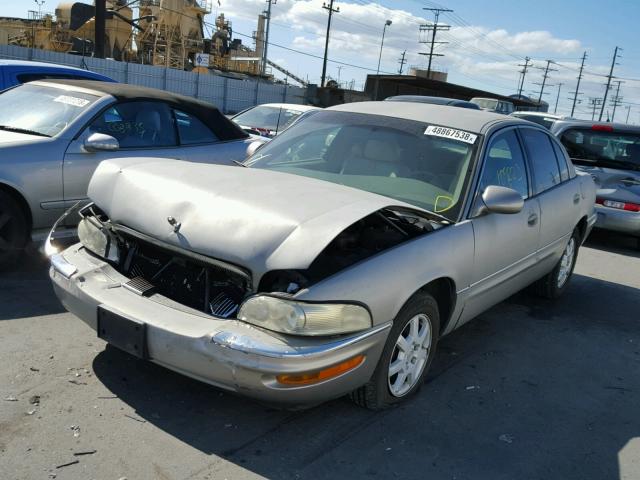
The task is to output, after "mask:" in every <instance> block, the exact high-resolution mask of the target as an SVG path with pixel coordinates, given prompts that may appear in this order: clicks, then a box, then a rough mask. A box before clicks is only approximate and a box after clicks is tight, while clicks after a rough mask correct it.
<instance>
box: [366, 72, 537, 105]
mask: <svg viewBox="0 0 640 480" xmlns="http://www.w3.org/2000/svg"><path fill="white" fill-rule="evenodd" d="M376 83H377V84H378V85H377V88H376ZM365 91H366V92H367V93H368V94H369V95H370V96H371V98H373V99H374V100H381V99H383V98H386V97H389V96H392V95H432V96H436V97H449V98H459V99H460V100H469V99H471V98H473V97H485V98H495V99H496V100H501V101H505V102H511V103H513V104H514V105H515V106H516V107H537V106H538V103H537V102H535V101H531V100H525V99H523V98H512V97H507V96H504V95H498V94H497V93H493V92H487V91H484V90H478V89H476V88H470V87H465V86H464V85H456V84H455V83H449V82H442V81H440V80H433V79H429V78H425V77H416V76H413V75H367V83H366V85H365ZM375 96H377V98H374V97H375Z"/></svg>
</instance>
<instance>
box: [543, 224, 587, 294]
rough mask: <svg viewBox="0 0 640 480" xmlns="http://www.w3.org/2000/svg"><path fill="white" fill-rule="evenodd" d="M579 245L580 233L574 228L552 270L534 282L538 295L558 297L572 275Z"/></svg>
mask: <svg viewBox="0 0 640 480" xmlns="http://www.w3.org/2000/svg"><path fill="white" fill-rule="evenodd" d="M579 247H580V233H579V232H578V230H577V229H576V230H574V231H573V234H572V235H571V238H570V239H569V241H568V242H567V245H566V247H565V248H564V251H563V252H562V256H561V257H560V260H559V261H558V263H557V264H556V266H555V267H554V269H553V270H551V271H550V272H549V273H548V274H546V275H545V276H544V277H542V278H541V279H540V280H538V282H537V283H536V290H537V292H538V295H540V296H542V297H545V298H550V299H555V298H558V297H560V296H561V295H562V294H563V293H564V291H565V290H566V289H567V286H568V285H569V280H570V279H571V276H572V275H573V269H574V268H575V266H576V260H577V259H578V248H579Z"/></svg>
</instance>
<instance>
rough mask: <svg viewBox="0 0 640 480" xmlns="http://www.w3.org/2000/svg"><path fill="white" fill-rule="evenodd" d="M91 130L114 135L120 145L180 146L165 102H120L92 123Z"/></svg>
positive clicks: (140, 146)
mask: <svg viewBox="0 0 640 480" xmlns="http://www.w3.org/2000/svg"><path fill="white" fill-rule="evenodd" d="M89 132H90V134H91V133H104V134H106V135H111V136H112V137H114V138H115V139H116V140H118V143H119V144H120V148H124V149H126V148H156V147H173V146H176V144H177V142H176V133H175V128H174V126H173V119H172V115H171V110H170V109H169V107H168V105H166V104H164V103H161V102H127V103H118V104H116V105H113V106H111V107H109V108H107V109H106V110H105V111H104V112H102V113H101V114H100V115H99V116H98V118H96V119H95V120H94V121H93V123H92V124H91V125H89Z"/></svg>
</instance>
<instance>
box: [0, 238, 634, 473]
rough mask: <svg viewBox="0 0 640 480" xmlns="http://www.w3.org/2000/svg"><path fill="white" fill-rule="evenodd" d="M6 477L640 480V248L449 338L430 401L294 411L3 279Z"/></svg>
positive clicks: (585, 265) (591, 264) (426, 396)
mask: <svg viewBox="0 0 640 480" xmlns="http://www.w3.org/2000/svg"><path fill="white" fill-rule="evenodd" d="M0 478H1V479H3V480H4V479H28V480H32V479H50V478H57V479H60V480H62V479H96V480H118V479H122V478H126V479H127V480H138V479H143V480H144V479H160V480H169V479H170V480H187V479H202V480H204V479H216V480H217V479H225V478H226V479H250V478H273V479H280V478H282V479H298V478H300V479H340V478H349V479H352V478H367V479H376V478H377V479H393V478H399V479H427V478H428V479H491V480H497V479H640V251H639V250H637V249H635V242H633V241H631V240H630V239H626V238H623V237H614V236H611V235H606V234H601V233H600V232H598V233H597V234H596V235H594V236H592V238H591V239H590V240H589V242H588V243H587V245H586V246H584V247H583V248H582V249H581V251H580V256H579V260H578V265H577V267H576V272H575V275H574V277H573V279H572V281H571V284H570V287H569V289H568V291H567V292H566V295H565V296H564V297H563V298H561V299H560V300H558V301H555V302H551V301H543V300H540V299H538V298H536V297H535V296H532V295H531V294H529V293H527V292H523V293H519V294H517V295H515V296H514V297H512V298H510V299H509V300H507V301H506V302H503V303H502V304H500V305H498V306H496V307H494V308H492V309H491V310H489V311H488V312H486V313H485V314H483V315H481V316H480V317H478V318H477V319H475V320H473V321H472V322H470V323H468V324H466V325H465V326H464V327H462V328H460V329H458V330H457V331H455V332H454V333H452V334H451V335H449V336H447V337H445V338H444V339H442V341H441V342H440V345H439V350H438V354H437V357H436V359H435V362H434V364H433V367H432V370H431V372H430V375H429V377H428V380H427V383H426V384H425V385H424V387H423V388H422V390H421V391H420V392H419V394H418V395H416V396H415V397H413V398H412V399H411V400H410V401H408V402H406V403H405V404H403V405H401V406H399V407H397V408H393V409H390V410H386V411H383V412H370V411H367V410H364V409H361V408H359V407H357V406H355V405H353V404H351V403H350V402H349V401H348V400H346V399H339V400H336V401H333V402H329V403H326V404H324V405H321V406H318V407H316V408H314V409H311V410H307V411H299V412H287V411H278V410H274V409H272V408H268V407H265V406H263V405H260V404H259V403H256V402H254V401H251V400H247V399H244V398H241V397H237V396H234V395H232V394H229V393H224V392H222V391H220V390H218V389H216V388H213V387H210V386H208V385H205V384H202V383H199V382H196V381H194V380H190V379H188V378H185V377H182V376H180V375H178V374H175V373H172V372H170V371H168V370H165V369H163V368H161V367H158V366H155V365H152V364H150V363H146V362H143V361H140V360H137V359H135V358H133V357H131V356H129V355H127V354H125V353H122V352H120V351H119V350H117V349H115V348H111V347H109V346H107V345H105V343H104V342H103V341H102V340H99V339H98V338H96V336H95V332H93V331H92V330H91V329H89V328H88V327H87V326H86V325H85V324H84V323H82V322H81V321H80V320H78V319H77V318H75V317H74V316H73V315H71V314H69V313H67V312H66V311H65V310H64V309H63V308H62V306H61V305H60V304H59V302H58V300H57V299H56V297H55V295H54V294H53V291H52V288H51V285H50V282H49V279H48V274H47V264H46V263H45V262H44V261H43V260H41V259H39V258H38V257H37V256H31V257H27V258H25V259H24V260H23V261H21V262H20V264H19V265H18V266H17V267H16V268H15V269H13V270H12V271H9V272H2V273H0Z"/></svg>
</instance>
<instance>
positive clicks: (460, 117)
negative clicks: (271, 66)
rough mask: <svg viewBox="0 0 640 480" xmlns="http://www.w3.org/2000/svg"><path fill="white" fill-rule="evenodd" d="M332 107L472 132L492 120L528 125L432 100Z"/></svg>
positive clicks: (486, 126)
mask: <svg viewBox="0 0 640 480" xmlns="http://www.w3.org/2000/svg"><path fill="white" fill-rule="evenodd" d="M326 110H334V111H341V112H351V113H366V114H370V115H383V116H386V117H394V118H402V119H406V120H414V121H416V122H423V123H432V124H434V125H444V126H447V127H450V128H457V129H460V130H465V131H468V132H474V133H484V132H485V131H486V130H487V129H488V128H489V127H491V126H492V125H494V124H496V123H503V124H505V125H507V124H509V125H531V122H528V121H527V120H521V119H519V118H516V117H510V116H508V115H501V114H499V113H493V112H485V111H483V110H475V109H471V108H459V107H452V106H449V105H434V104H432V103H417V102H393V101H389V102H355V103H345V104H343V105H336V106H334V107H329V108H327V109H326Z"/></svg>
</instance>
